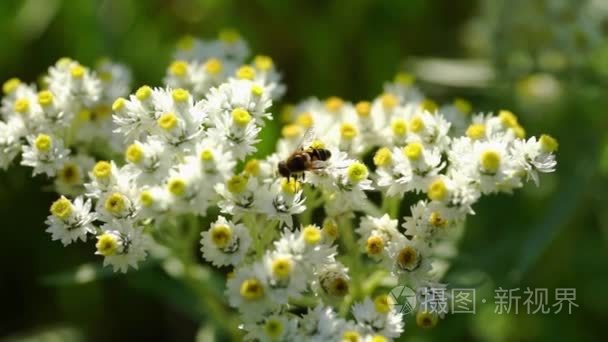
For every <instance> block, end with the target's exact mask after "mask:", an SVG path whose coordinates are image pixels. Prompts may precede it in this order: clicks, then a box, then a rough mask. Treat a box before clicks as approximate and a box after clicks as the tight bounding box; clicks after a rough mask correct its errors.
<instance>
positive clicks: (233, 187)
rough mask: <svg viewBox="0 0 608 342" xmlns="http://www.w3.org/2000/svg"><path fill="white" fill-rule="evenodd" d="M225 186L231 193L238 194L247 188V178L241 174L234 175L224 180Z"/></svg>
mask: <svg viewBox="0 0 608 342" xmlns="http://www.w3.org/2000/svg"><path fill="white" fill-rule="evenodd" d="M226 187H227V188H228V191H230V192H232V193H233V194H239V193H241V192H243V191H245V189H246V188H247V178H246V177H245V176H241V175H234V176H232V177H231V178H230V179H229V180H228V181H227V182H226Z"/></svg>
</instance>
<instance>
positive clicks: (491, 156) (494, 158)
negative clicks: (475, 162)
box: [480, 150, 500, 173]
mask: <svg viewBox="0 0 608 342" xmlns="http://www.w3.org/2000/svg"><path fill="white" fill-rule="evenodd" d="M480 162H481V167H482V168H483V169H484V170H485V171H486V172H489V173H496V171H498V169H499V168H500V154H498V152H496V151H494V150H486V151H484V152H483V153H482V154H481V157H480Z"/></svg>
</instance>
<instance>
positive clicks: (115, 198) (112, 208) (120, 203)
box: [104, 192, 127, 215]
mask: <svg viewBox="0 0 608 342" xmlns="http://www.w3.org/2000/svg"><path fill="white" fill-rule="evenodd" d="M126 207H127V201H126V199H125V196H123V195H122V194H120V193H118V192H115V193H113V194H111V195H110V196H108V198H106V201H105V203H104V208H105V209H106V210H107V211H109V212H110V213H111V214H113V215H118V214H120V213H122V212H123V211H124V210H125V208H126Z"/></svg>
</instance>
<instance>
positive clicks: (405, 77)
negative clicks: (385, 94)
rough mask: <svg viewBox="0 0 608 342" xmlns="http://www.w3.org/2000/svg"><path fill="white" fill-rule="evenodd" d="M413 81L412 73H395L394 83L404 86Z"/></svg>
mask: <svg viewBox="0 0 608 342" xmlns="http://www.w3.org/2000/svg"><path fill="white" fill-rule="evenodd" d="M414 81H415V78H414V75H412V74H410V73H407V72H400V73H398V74H397V75H395V83H398V84H401V85H404V86H409V85H412V84H413V83H414Z"/></svg>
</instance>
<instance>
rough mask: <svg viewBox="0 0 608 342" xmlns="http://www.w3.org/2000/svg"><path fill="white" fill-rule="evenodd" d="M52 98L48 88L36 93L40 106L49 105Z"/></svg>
mask: <svg viewBox="0 0 608 342" xmlns="http://www.w3.org/2000/svg"><path fill="white" fill-rule="evenodd" d="M53 99H54V97H53V93H51V92H50V91H48V90H43V91H41V92H39V93H38V103H39V104H40V105H41V106H42V107H46V106H49V105H51V104H52V103H53Z"/></svg>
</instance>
